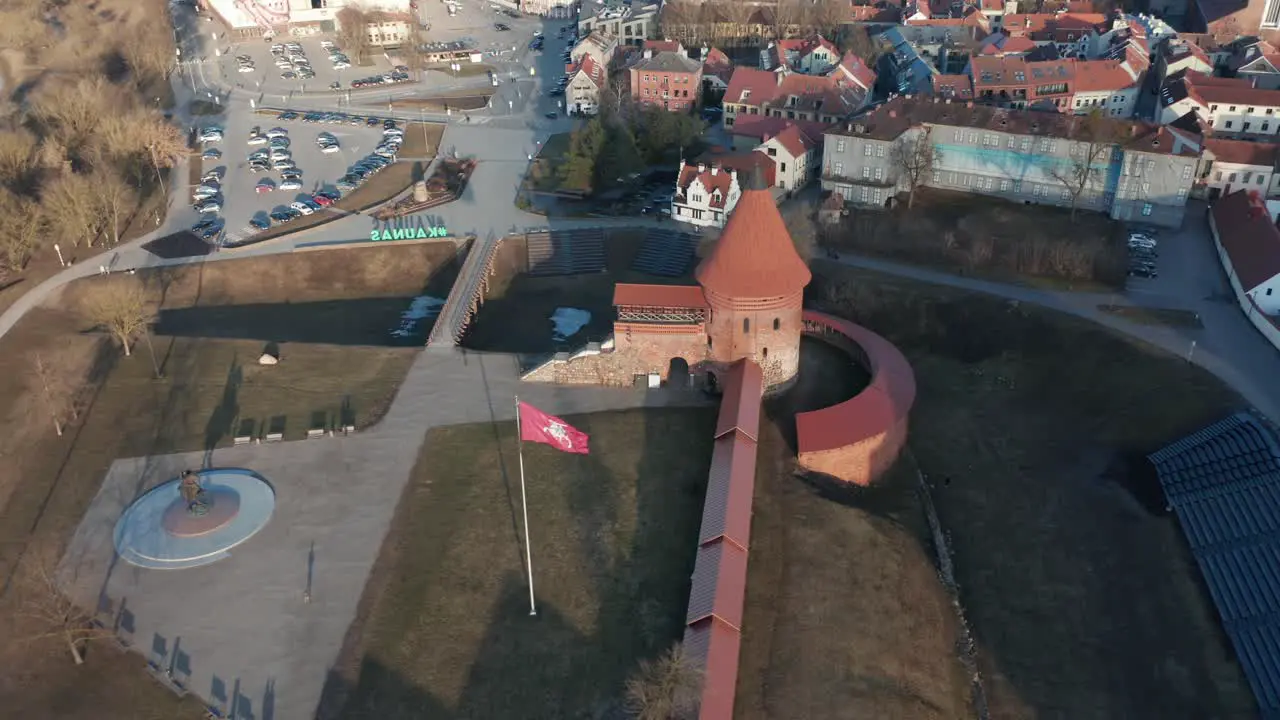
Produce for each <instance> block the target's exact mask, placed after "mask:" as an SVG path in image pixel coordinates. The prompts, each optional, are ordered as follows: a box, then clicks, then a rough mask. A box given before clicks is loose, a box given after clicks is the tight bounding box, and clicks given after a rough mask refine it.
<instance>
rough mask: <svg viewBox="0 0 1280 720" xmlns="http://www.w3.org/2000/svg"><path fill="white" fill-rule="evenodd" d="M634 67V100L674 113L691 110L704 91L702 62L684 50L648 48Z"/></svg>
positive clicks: (632, 79) (631, 74)
mask: <svg viewBox="0 0 1280 720" xmlns="http://www.w3.org/2000/svg"><path fill="white" fill-rule="evenodd" d="M645 55H646V57H645V58H644V59H642V60H641V61H640V62H637V63H635V64H634V65H632V66H631V69H630V70H629V71H628V72H629V73H630V76H631V77H630V79H631V99H632V100H635V101H636V102H638V103H641V104H644V105H653V106H655V107H660V108H662V109H664V110H670V111H672V112H690V111H692V110H693V109H694V108H695V107H697V105H698V99H699V97H700V94H701V92H702V64H701V63H699V62H697V61H695V60H691V59H689V56H687V55H685V54H684V53H679V52H672V51H668V50H664V51H660V52H656V53H654V52H652V51H650V50H645Z"/></svg>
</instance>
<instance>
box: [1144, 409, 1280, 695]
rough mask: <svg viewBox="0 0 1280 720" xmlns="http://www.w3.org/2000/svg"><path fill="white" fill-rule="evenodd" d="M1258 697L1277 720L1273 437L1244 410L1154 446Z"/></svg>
mask: <svg viewBox="0 0 1280 720" xmlns="http://www.w3.org/2000/svg"><path fill="white" fill-rule="evenodd" d="M1150 459H1151V462H1152V463H1153V464H1154V465H1155V468H1156V472H1157V473H1158V475H1159V477H1160V484H1161V485H1162V486H1163V487H1164V492H1165V498H1166V499H1167V501H1168V503H1169V506H1170V507H1171V508H1172V509H1173V510H1174V512H1175V513H1177V516H1178V521H1179V523H1180V524H1181V525H1182V530H1183V533H1184V534H1185V535H1186V538H1187V543H1188V544H1189V545H1190V546H1191V552H1192V554H1194V555H1195V558H1196V562H1197V563H1198V564H1199V566H1200V572H1201V573H1202V574H1203V575H1204V579H1205V584H1206V585H1208V587H1209V593H1210V595H1212V596H1213V602H1214V604H1215V605H1216V606H1217V608H1218V614H1219V616H1221V618H1222V625H1223V628H1224V629H1225V630H1226V632H1227V635H1228V636H1229V637H1230V638H1231V642H1232V644H1233V645H1234V646H1235V649H1236V656H1237V657H1238V658H1239V660H1240V665H1241V667H1242V668H1243V669H1244V672H1245V675H1246V676H1247V677H1248V679H1249V684H1250V686H1251V687H1252V688H1253V693H1254V695H1255V696H1256V697H1257V700H1258V706H1259V709H1260V712H1261V716H1262V717H1263V718H1265V719H1267V720H1271V719H1272V718H1275V719H1280V443H1278V442H1277V440H1276V435H1275V432H1274V431H1273V429H1272V428H1271V426H1270V425H1268V424H1267V423H1266V422H1265V421H1264V420H1262V419H1261V418H1259V417H1257V416H1256V415H1253V414H1252V413H1248V412H1241V413H1237V414H1235V415H1231V416H1230V417H1227V418H1225V419H1223V420H1221V421H1219V422H1217V423H1215V424H1213V425H1211V426H1209V427H1207V428H1205V429H1203V430H1201V431H1199V432H1197V433H1195V434H1193V435H1190V436H1188V437H1186V438H1183V439H1182V440H1179V441H1178V442H1176V443H1174V444H1172V445H1170V446H1168V447H1166V448H1164V449H1162V450H1160V451H1158V452H1156V453H1154V454H1152V455H1151V456H1150Z"/></svg>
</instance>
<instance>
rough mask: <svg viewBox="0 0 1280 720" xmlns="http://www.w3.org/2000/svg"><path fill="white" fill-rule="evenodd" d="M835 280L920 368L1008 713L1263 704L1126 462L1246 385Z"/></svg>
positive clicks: (940, 488)
mask: <svg viewBox="0 0 1280 720" xmlns="http://www.w3.org/2000/svg"><path fill="white" fill-rule="evenodd" d="M816 274H817V277H816V282H815V285H814V286H813V287H812V288H811V289H812V291H813V298H814V299H816V300H817V301H819V303H820V304H827V303H830V304H831V305H833V306H834V307H835V308H837V309H838V311H839V312H840V314H845V315H847V316H849V317H851V318H853V319H855V320H857V321H859V322H862V323H863V324H865V325H867V326H868V327H870V328H873V329H875V330H876V331H878V332H880V333H883V334H884V335H885V336H886V337H888V338H889V339H890V340H893V341H894V342H895V343H897V344H898V345H899V347H901V348H902V349H903V351H904V352H905V353H906V354H907V356H908V358H909V359H910V360H911V362H912V364H913V366H914V368H915V372H916V379H917V383H918V386H919V395H918V399H917V402H916V406H915V409H914V410H913V412H912V415H911V439H910V443H911V447H912V449H913V451H914V453H915V455H916V457H917V458H918V461H919V464H920V467H921V468H922V470H923V471H924V473H925V475H926V476H927V477H928V478H929V480H930V482H931V483H932V485H933V487H934V500H935V502H936V505H937V508H938V513H939V516H940V518H941V522H942V525H943V527H944V529H945V530H946V531H947V532H948V533H949V534H950V537H951V541H952V547H953V549H954V558H955V568H956V579H957V582H958V584H959V586H960V596H961V600H962V602H963V603H964V605H965V607H966V610H967V612H968V615H969V619H970V621H971V623H972V626H973V630H974V633H975V637H976V641H977V644H978V659H979V666H980V667H981V669H982V671H983V673H984V675H985V678H986V684H987V692H988V697H989V700H990V705H991V712H992V717H993V718H1027V717H1070V718H1083V717H1161V718H1193V717H1215V718H1228V717H1230V718H1235V717H1252V716H1253V715H1254V714H1255V713H1256V709H1255V708H1254V704H1253V699H1252V696H1251V693H1250V692H1249V688H1248V686H1247V684H1246V683H1245V679H1244V677H1243V674H1242V673H1241V671H1240V669H1239V666H1238V665H1237V663H1236V662H1235V659H1234V655H1233V653H1232V652H1231V650H1230V647H1229V644H1228V643H1227V641H1226V639H1225V637H1224V635H1223V633H1222V631H1221V628H1220V627H1219V624H1218V621H1217V617H1216V615H1215V612H1214V609H1213V606H1212V603H1211V602H1210V600H1209V598H1208V594H1207V592H1206V590H1205V589H1204V588H1203V586H1202V582H1201V579H1200V574H1199V571H1198V569H1197V567H1196V565H1195V563H1194V560H1193V559H1192V558H1191V556H1190V553H1189V551H1188V550H1187V547H1186V543H1185V541H1184V539H1183V537H1182V533H1181V530H1180V529H1179V527H1178V525H1177V522H1176V520H1175V519H1174V518H1172V517H1171V516H1168V515H1153V514H1151V513H1149V512H1148V511H1147V510H1145V509H1144V507H1143V506H1142V505H1141V504H1140V503H1139V501H1138V500H1136V499H1135V497H1134V496H1132V495H1131V494H1129V493H1128V491H1126V490H1125V489H1124V488H1125V483H1126V482H1128V481H1129V476H1128V471H1127V466H1126V463H1127V461H1130V460H1131V459H1132V458H1134V457H1141V456H1142V455H1144V454H1145V453H1149V452H1151V451H1153V450H1155V449H1157V448H1159V447H1162V446H1163V445H1165V444H1167V443H1169V442H1172V441H1174V440H1176V439H1178V438H1180V437H1181V436H1182V435H1183V434H1185V433H1188V432H1190V431H1192V430H1195V429H1197V428H1199V427H1201V426H1203V425H1204V424H1207V423H1208V422H1211V421H1214V420H1217V419H1219V418H1220V417H1221V416H1222V415H1223V414H1225V413H1226V412H1228V411H1230V410H1232V409H1235V408H1237V407H1239V405H1240V404H1241V400H1240V398H1239V397H1238V396H1236V395H1235V394H1234V393H1233V392H1231V391H1230V390H1229V389H1228V388H1226V387H1225V386H1224V385H1223V384H1222V383H1221V382H1220V381H1218V380H1217V379H1216V378H1214V377H1212V376H1211V375H1209V374H1208V373H1207V372H1206V371H1204V370H1202V369H1201V368H1199V367H1196V366H1194V365H1190V364H1188V363H1186V362H1185V361H1183V360H1182V359H1181V358H1177V357H1174V356H1171V355H1168V354H1165V353H1163V352H1161V351H1158V350H1156V349H1153V348H1151V347H1149V346H1146V345H1143V344H1142V343H1139V342H1136V341H1133V340H1129V339H1127V338H1124V337H1121V336H1117V335H1115V334H1113V333H1111V332H1110V331H1108V330H1106V329H1104V328H1102V327H1100V326H1097V325H1093V324H1090V323H1087V322H1085V321H1082V320H1079V319H1076V318H1072V317H1068V316H1064V315H1060V314H1057V313H1053V312H1050V311H1045V310H1040V309H1036V308H1028V307H1024V306H1019V305H1018V304H1016V303H1009V302H1006V301H1003V300H1000V299H996V298H991V297H987V296H980V295H972V294H966V293H962V292H959V291H953V290H949V289H944V288H939V287H936V286H929V285H923V284H919V283H913V282H909V281H902V280H897V279H892V278H887V277H885V276H881V275H877V274H875V273H870V272H864V271H857V270H852V269H848V268H837V267H834V266H831V265H829V264H827V263H822V262H820V263H818V264H817V273H816ZM833 277H836V278H839V280H838V282H834V283H833V281H832V278H833ZM833 288H835V289H834V290H833ZM753 556H754V553H753ZM873 621H874V622H880V621H881V620H880V619H879V618H873Z"/></svg>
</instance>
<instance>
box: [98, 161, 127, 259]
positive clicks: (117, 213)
mask: <svg viewBox="0 0 1280 720" xmlns="http://www.w3.org/2000/svg"><path fill="white" fill-rule="evenodd" d="M90 182H92V183H93V186H94V188H95V190H96V193H95V195H94V196H93V198H94V201H95V202H94V212H96V213H99V214H101V216H102V219H103V225H104V227H105V228H106V230H107V234H108V237H109V239H110V242H111V246H112V247H115V246H116V245H119V244H120V231H121V230H122V229H124V223H125V222H126V221H127V220H128V217H129V214H130V213H131V212H133V210H134V209H135V208H136V207H137V205H138V196H137V193H135V192H134V188H133V186H132V185H130V184H129V183H127V182H125V181H124V178H122V177H120V175H119V174H118V173H116V172H115V171H113V170H111V169H110V168H102V169H99V170H97V171H95V172H94V173H93V175H92V177H91V178H90Z"/></svg>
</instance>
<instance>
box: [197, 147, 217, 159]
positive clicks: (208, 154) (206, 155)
mask: <svg viewBox="0 0 1280 720" xmlns="http://www.w3.org/2000/svg"><path fill="white" fill-rule="evenodd" d="M200 157H201V158H203V159H205V160H219V159H221V158H222V151H221V150H219V149H218V148H209V149H208V150H205V151H204V152H203V153H201V155H200Z"/></svg>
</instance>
